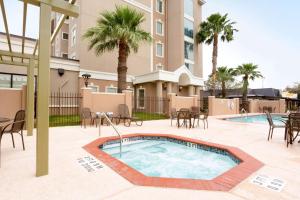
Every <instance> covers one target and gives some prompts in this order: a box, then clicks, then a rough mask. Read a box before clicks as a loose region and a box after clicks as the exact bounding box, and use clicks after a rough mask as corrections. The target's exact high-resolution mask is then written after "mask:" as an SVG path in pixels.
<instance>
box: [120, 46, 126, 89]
mask: <svg viewBox="0 0 300 200" xmlns="http://www.w3.org/2000/svg"><path fill="white" fill-rule="evenodd" d="M126 75H127V44H126V43H124V42H120V43H119V57H118V93H122V91H123V90H126Z"/></svg>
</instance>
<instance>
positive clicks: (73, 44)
mask: <svg viewBox="0 0 300 200" xmlns="http://www.w3.org/2000/svg"><path fill="white" fill-rule="evenodd" d="M71 33H72V35H71V36H72V37H71V47H74V46H75V45H76V40H77V30H76V25H75V26H73V28H72V31H71ZM74 33H75V34H74ZM74 37H75V39H74V40H73V38H74Z"/></svg>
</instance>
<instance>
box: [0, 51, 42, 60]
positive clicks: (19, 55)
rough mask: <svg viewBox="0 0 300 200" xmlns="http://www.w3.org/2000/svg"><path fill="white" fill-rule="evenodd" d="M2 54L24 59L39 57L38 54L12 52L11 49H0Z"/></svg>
mask: <svg viewBox="0 0 300 200" xmlns="http://www.w3.org/2000/svg"><path fill="white" fill-rule="evenodd" d="M0 55H1V56H8V57H16V58H23V59H35V60H37V59H38V57H37V56H34V55H31V54H26V53H17V52H10V51H4V50H0Z"/></svg>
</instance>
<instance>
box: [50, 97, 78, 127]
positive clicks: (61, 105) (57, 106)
mask: <svg viewBox="0 0 300 200" xmlns="http://www.w3.org/2000/svg"><path fill="white" fill-rule="evenodd" d="M49 98H50V99H49V101H50V102H49V126H51V127H54V126H74V125H79V124H80V110H81V104H82V96H81V95H80V94H78V93H58V92H57V93H56V92H53V93H51V94H50V97H49Z"/></svg>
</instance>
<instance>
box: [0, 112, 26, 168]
mask: <svg viewBox="0 0 300 200" xmlns="http://www.w3.org/2000/svg"><path fill="white" fill-rule="evenodd" d="M24 124H25V111H24V110H19V111H18V112H17V113H16V115H15V118H14V121H13V122H12V123H9V124H7V125H6V126H4V127H3V128H2V129H0V166H1V141H2V137H3V135H5V134H10V135H11V139H12V143H13V147H14V148H15V140H14V133H18V134H20V135H21V138H22V145H23V150H25V144H24V137H23V129H24Z"/></svg>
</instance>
